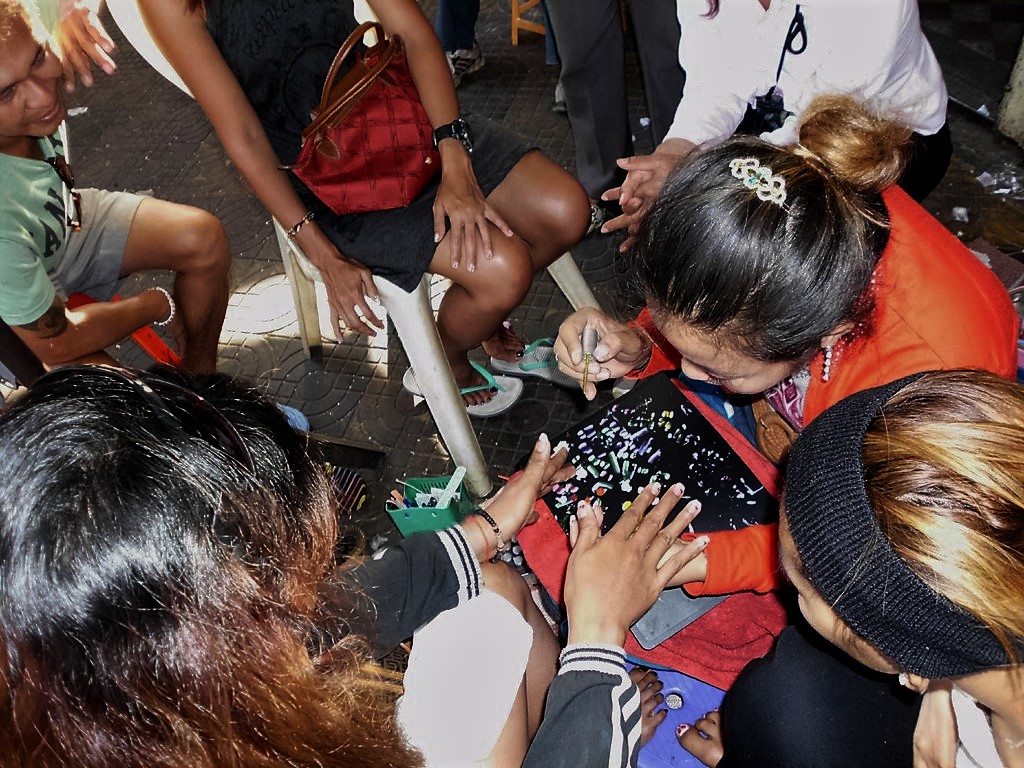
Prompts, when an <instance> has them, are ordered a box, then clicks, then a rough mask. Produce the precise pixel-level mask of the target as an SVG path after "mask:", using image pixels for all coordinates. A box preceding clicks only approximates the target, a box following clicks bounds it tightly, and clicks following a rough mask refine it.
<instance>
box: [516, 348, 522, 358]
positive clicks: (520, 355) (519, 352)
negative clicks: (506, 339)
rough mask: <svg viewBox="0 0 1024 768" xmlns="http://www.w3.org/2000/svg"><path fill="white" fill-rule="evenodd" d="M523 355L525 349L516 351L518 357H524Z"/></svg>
mask: <svg viewBox="0 0 1024 768" xmlns="http://www.w3.org/2000/svg"><path fill="white" fill-rule="evenodd" d="M522 356H523V350H521V349H520V350H519V351H518V352H516V357H522Z"/></svg>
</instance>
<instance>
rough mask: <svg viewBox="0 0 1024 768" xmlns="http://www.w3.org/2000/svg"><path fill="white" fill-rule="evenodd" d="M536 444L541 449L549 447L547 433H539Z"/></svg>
mask: <svg viewBox="0 0 1024 768" xmlns="http://www.w3.org/2000/svg"><path fill="white" fill-rule="evenodd" d="M537 443H538V445H540V446H541V447H542V448H544V447H546V446H548V445H550V444H551V440H550V438H548V433H547V432H541V433H540V434H539V435H537Z"/></svg>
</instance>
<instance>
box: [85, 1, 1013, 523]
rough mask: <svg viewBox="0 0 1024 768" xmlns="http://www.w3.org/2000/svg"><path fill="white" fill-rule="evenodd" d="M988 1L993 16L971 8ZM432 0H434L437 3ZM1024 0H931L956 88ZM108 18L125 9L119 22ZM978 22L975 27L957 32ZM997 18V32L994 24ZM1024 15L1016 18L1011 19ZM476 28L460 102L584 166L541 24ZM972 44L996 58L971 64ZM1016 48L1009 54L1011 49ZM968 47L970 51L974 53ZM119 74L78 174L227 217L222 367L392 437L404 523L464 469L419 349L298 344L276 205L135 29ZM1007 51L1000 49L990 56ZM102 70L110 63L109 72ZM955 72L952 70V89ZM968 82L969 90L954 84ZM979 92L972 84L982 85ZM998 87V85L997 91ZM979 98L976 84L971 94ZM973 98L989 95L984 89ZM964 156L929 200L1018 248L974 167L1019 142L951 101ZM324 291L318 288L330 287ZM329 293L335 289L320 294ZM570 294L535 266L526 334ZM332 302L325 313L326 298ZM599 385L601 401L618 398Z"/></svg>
mask: <svg viewBox="0 0 1024 768" xmlns="http://www.w3.org/2000/svg"><path fill="white" fill-rule="evenodd" d="M982 6H984V9H985V10H986V12H987V13H988V14H989V17H988V18H989V23H988V26H987V27H985V26H979V25H980V24H982V22H972V24H973V26H970V27H968V24H967V21H968V20H967V17H966V16H965V15H964V14H971V19H974V18H976V17H977V16H978V15H979V14H981V11H982V10H983V9H982ZM432 7H433V6H432V3H429V4H425V8H426V10H427V12H428V14H430V13H432ZM1022 7H1024V6H1022V4H1021V3H1020V2H1019V0H1002V2H999V1H998V0H993V2H987V3H970V2H938V1H936V0H922V17H923V18H924V19H925V22H926V26H927V31H928V33H929V34H930V35H932V36H933V39H934V40H936V41H938V43H939V44H937V45H936V48H937V50H938V51H939V53H940V57H941V56H942V55H943V52H944V51H945V52H947V53H948V52H952V53H951V54H950V57H949V58H948V59H943V63H944V66H945V68H946V73H947V78H949V79H950V81H951V88H950V89H951V92H953V93H954V96H956V97H957V98H958V100H960V101H964V102H965V103H967V104H971V105H972V109H973V108H975V107H976V106H978V104H980V103H987V104H989V105H993V104H994V103H995V101H994V100H993V99H997V98H998V90H999V88H1001V85H998V84H995V85H993V83H992V82H990V81H994V79H995V77H997V76H1001V77H1003V80H1004V81H1005V76H1002V75H998V73H997V72H996V71H995V70H997V69H999V68H1000V67H1002V68H1004V69H1005V71H1006V72H1007V73H1008V72H1009V66H1010V65H1011V64H1012V54H1013V51H1014V50H1015V44H1014V41H1013V40H1012V39H1009V38H1012V37H1013V36H1014V35H1015V36H1016V41H1017V44H1019V40H1020V30H1021V28H1024V23H1020V22H1024V20H1022V19H1021V18H1020V13H1019V11H1020V10H1021V8H1022ZM109 28H111V30H112V31H115V30H114V29H113V24H112V23H111V24H110V25H109ZM968 28H969V29H970V30H971V33H972V35H973V36H974V37H973V38H972V39H971V40H966V39H965V40H957V39H954V37H953V36H954V35H961V34H962V33H964V32H965V31H966V30H968ZM986 29H991V30H992V32H991V34H988V33H986V31H985V30H986ZM1014 29H1016V31H1015V32H1014V31H1013V30H1014ZM477 36H478V38H479V41H480V44H481V46H482V48H483V50H484V53H485V55H486V57H487V65H486V66H485V67H484V69H482V70H481V71H480V72H479V73H477V74H474V75H472V76H470V77H468V78H467V79H466V80H465V82H464V84H463V85H462V87H461V88H460V90H459V96H460V100H461V102H462V104H463V108H464V109H468V110H472V111H473V112H476V113H479V114H483V115H486V116H488V117H491V118H494V119H496V120H499V121H502V122H503V123H505V124H506V125H508V126H509V127H511V128H513V129H514V130H517V131H518V132H520V133H521V134H522V135H524V136H525V137H527V138H528V139H529V140H531V141H533V142H535V143H536V144H537V145H538V146H540V147H541V148H543V149H544V150H545V152H547V153H548V154H549V156H551V157H553V158H554V159H555V160H556V161H557V162H559V163H561V164H562V165H563V166H565V167H567V168H571V165H572V136H571V132H570V130H569V127H568V123H567V121H566V119H565V117H564V116H562V115H558V114H555V113H552V112H551V109H550V105H551V98H552V93H553V91H554V86H555V82H556V79H557V67H552V66H547V65H545V63H544V44H543V39H542V38H541V37H540V36H538V35H534V34H530V33H523V34H521V36H520V45H519V46H518V47H516V48H513V47H512V45H511V42H510V37H509V6H508V4H507V3H506V2H498V0H484V2H483V9H482V12H481V18H480V22H479V24H478V28H477ZM965 46H966V47H967V48H968V50H969V51H970V52H971V55H972V57H974V59H977V61H980V62H984V61H986V60H987V61H988V62H989V65H988V66H973V65H972V67H971V68H965V67H962V66H959V65H960V64H961V63H962V62H963V61H965V58H964V56H963V55H962V49H964V48H965ZM1007 57H1009V59H1007ZM974 59H972V61H973V60H974ZM117 61H118V65H119V72H118V74H117V75H116V76H115V77H114V78H111V79H108V78H102V79H101V82H100V84H99V85H98V86H97V87H96V88H93V89H91V90H86V89H82V88H79V89H78V91H76V94H75V96H74V98H73V100H72V101H73V103H74V104H75V105H76V106H78V107H79V109H80V110H81V111H80V112H79V113H78V114H75V115H74V116H73V117H71V118H70V120H69V124H70V134H71V149H72V152H73V160H74V166H75V171H76V174H77V175H78V178H79V180H80V183H84V184H86V185H90V186H98V187H106V188H111V189H126V190H146V191H150V192H152V194H154V195H157V196H159V197H163V198H166V199H169V200H174V201H178V202H184V203H189V204H193V205H197V206H199V207H202V208H206V209H208V210H210V211H212V212H213V213H215V214H216V215H218V216H219V217H220V218H221V219H222V220H223V221H224V223H225V225H226V227H227V230H228V233H229V235H230V238H231V242H232V248H233V252H234V257H235V258H234V266H233V274H232V285H233V288H234V292H233V295H232V298H231V305H230V308H229V310H228V316H227V320H226V322H225V326H224V332H223V334H222V336H221V352H220V367H221V369H222V370H223V371H225V372H228V373H232V374H237V375H240V376H244V377H247V378H249V379H253V380H256V381H257V382H259V383H260V384H261V385H262V386H263V387H265V389H266V391H267V393H268V394H269V395H271V396H272V397H274V398H276V399H278V400H280V401H281V402H284V403H288V404H290V405H293V406H296V407H298V408H299V409H301V410H302V411H303V412H304V413H305V414H306V415H307V416H308V417H309V419H310V421H311V423H312V426H313V428H314V429H315V430H317V431H320V432H323V433H326V434H328V435H332V436H335V437H339V438H344V439H349V440H355V441H360V442H368V443H372V444H374V445H377V446H379V447H380V448H381V449H382V450H384V451H385V452H386V457H385V459H384V460H383V462H382V463H381V464H380V466H379V467H378V469H377V471H376V475H375V476H368V477H367V479H368V480H369V481H370V485H371V488H372V489H373V490H372V493H371V497H370V501H369V504H368V507H367V511H368V512H370V513H372V514H370V515H367V520H366V527H367V529H368V532H369V533H371V534H372V533H375V532H382V533H385V534H391V533H393V528H391V526H390V523H389V522H388V521H387V519H386V518H385V517H383V515H382V514H377V513H378V512H379V511H380V510H381V508H382V500H383V498H384V497H385V495H386V489H388V488H390V487H395V481H396V478H401V477H407V476H420V475H433V474H447V473H449V472H451V470H452V469H453V467H452V465H451V462H450V461H449V460H448V457H447V455H446V453H445V451H444V449H443V447H442V445H441V444H440V442H439V440H438V438H437V435H436V430H435V427H434V423H433V421H432V419H431V417H430V415H429V413H428V412H427V411H426V408H425V406H424V405H422V404H420V405H419V406H414V404H413V402H412V398H411V396H410V395H408V394H406V393H405V392H404V391H403V390H402V387H401V374H402V373H403V372H404V370H405V369H406V367H407V361H406V359H405V356H404V354H403V353H402V351H401V349H400V347H399V345H398V344H397V342H396V341H395V340H390V339H389V340H387V341H368V340H366V339H364V338H360V337H358V336H355V335H353V334H347V335H346V336H345V337H344V338H343V339H342V340H341V341H340V342H339V343H334V342H330V341H328V342H326V343H325V345H324V354H323V358H322V359H320V360H315V361H309V360H306V359H305V357H304V355H303V352H302V348H301V346H300V343H299V340H298V336H297V328H296V325H295V319H294V313H293V309H292V303H291V295H290V292H289V289H288V286H287V284H286V282H285V279H284V275H283V269H282V266H281V261H280V257H279V255H278V253H277V250H276V242H275V240H274V238H273V235H272V232H271V228H270V225H269V220H268V216H267V214H266V213H265V211H264V210H263V209H262V207H261V206H260V204H259V203H258V202H257V201H256V200H255V198H254V197H253V196H252V195H251V194H250V193H249V191H248V189H247V187H246V186H245V184H244V182H242V180H241V179H240V177H239V176H238V174H237V172H236V171H235V170H234V168H233V166H232V165H231V163H230V162H229V161H228V159H227V158H226V156H225V154H224V152H223V150H222V148H221V146H220V144H219V143H218V141H217V139H216V136H215V135H214V133H213V131H212V130H211V129H210V127H209V124H208V123H207V121H206V120H205V118H204V117H203V115H202V114H201V112H200V111H199V109H198V107H196V105H195V104H194V103H193V102H192V101H191V99H190V98H188V97H187V96H185V95H184V94H182V93H180V92H179V91H177V90H176V89H175V88H174V87H173V86H171V85H170V84H168V83H166V82H164V81H163V80H162V79H161V78H160V77H159V76H158V75H156V73H154V72H153V71H152V70H150V69H149V67H148V65H146V64H145V63H144V62H142V61H141V60H140V59H139V58H138V56H137V55H136V54H135V53H134V51H132V50H131V49H130V47H129V46H128V45H127V44H126V43H124V42H123V41H122V42H121V44H120V47H119V50H118V53H117ZM629 62H630V63H629V66H630V68H631V69H630V72H629V75H630V78H631V80H632V82H633V84H634V86H635V87H633V88H632V92H633V93H634V94H635V96H634V102H633V103H632V105H631V111H632V116H633V124H634V125H635V126H637V128H636V130H637V134H638V135H637V149H638V151H648V150H649V149H650V138H649V136H646V135H645V134H644V131H643V130H642V129H640V128H639V124H640V118H641V116H642V115H643V103H642V97H641V95H640V94H641V89H640V87H639V82H638V79H637V78H638V75H637V71H636V65H635V62H634V61H633V59H632V58H630V59H629ZM993 62H995V63H993ZM101 77H102V76H101ZM953 83H956V87H955V88H954V85H953ZM959 93H962V94H966V95H958V94H959ZM971 94H974V95H973V96H972V95H971ZM990 94H994V96H993V95H990ZM968 97H970V98H968ZM975 101H977V103H974V102H975ZM951 122H952V124H953V130H954V142H955V144H956V158H955V162H954V167H953V168H952V169H951V171H950V174H949V177H948V178H947V181H946V182H945V183H944V184H943V186H942V187H941V188H940V189H939V190H937V191H936V193H935V194H933V196H932V197H931V198H930V199H929V200H928V207H929V209H931V210H932V211H933V212H934V213H936V215H937V216H938V217H939V218H940V219H942V220H943V221H944V222H947V223H949V224H951V226H952V227H953V228H954V231H957V232H958V233H960V234H962V236H963V237H964V238H965V239H967V240H972V239H974V238H975V237H981V236H984V237H985V238H987V239H988V240H989V241H990V242H992V243H994V244H995V245H997V246H999V247H1000V248H1002V249H1003V250H1004V251H1006V252H1014V251H1015V252H1016V253H1017V254H1019V253H1020V250H1021V248H1022V246H1024V200H1022V199H1021V198H1022V197H1024V193H1020V194H1018V197H1017V199H1013V198H1012V197H1011V196H1010V195H1005V194H1003V195H997V194H993V193H992V191H991V190H989V191H986V190H984V189H983V188H982V187H981V185H980V184H979V183H978V182H977V181H976V179H975V177H976V176H977V175H978V174H980V173H981V172H982V171H984V170H988V171H989V172H991V173H993V174H996V173H997V172H999V171H1007V172H1015V173H1016V175H1017V178H1018V179H1021V181H1022V183H1024V162H1022V153H1021V151H1020V150H1019V148H1017V147H1015V146H1014V145H1012V144H1011V143H1009V142H1008V141H1005V140H1002V139H1000V138H998V137H995V136H994V135H993V133H992V130H991V127H990V126H989V125H988V124H986V123H985V122H984V121H981V120H979V119H976V118H974V117H972V116H970V115H966V116H965V114H964V111H963V110H961V111H958V112H953V113H952V114H951ZM954 206H963V207H966V208H967V209H968V221H967V222H956V221H953V207H954ZM573 252H574V254H575V256H576V260H577V262H578V263H579V264H580V267H581V269H582V271H583V273H584V275H585V276H586V278H587V279H588V281H589V282H590V283H591V285H592V287H593V288H594V290H595V292H596V293H597V295H598V299H599V300H600V301H602V302H603V303H604V304H605V306H606V307H608V308H611V309H617V310H621V311H625V309H626V307H627V306H628V305H629V303H630V301H631V300H630V298H629V294H628V291H623V289H622V286H623V285H625V284H626V283H627V280H626V279H625V278H626V275H625V274H624V273H623V270H622V267H621V264H620V262H619V260H618V259H617V257H616V254H615V249H614V247H613V243H612V241H611V240H610V239H609V238H602V237H591V238H589V239H588V240H586V241H584V242H583V243H581V244H580V245H579V246H577V247H576V248H575V249H574V251H573ZM167 281H168V280H167V276H166V275H155V276H154V275H148V276H145V277H143V278H140V279H139V280H137V281H136V283H135V284H134V285H129V286H126V287H125V290H124V292H125V293H128V294H130V293H132V292H134V291H137V290H138V289H139V287H141V286H144V285H150V284H154V283H157V282H160V283H163V284H166V283H167ZM322 298H323V297H322V296H321V299H322ZM322 306H323V302H322ZM568 311H569V306H568V304H567V302H566V301H565V299H564V297H562V295H561V294H560V292H559V291H558V290H557V288H556V287H555V286H554V284H553V283H552V282H551V280H550V279H549V278H548V277H547V275H542V276H541V277H539V278H538V280H537V281H536V283H535V285H534V287H533V289H532V291H531V292H530V295H529V297H528V299H527V301H526V302H525V303H524V305H523V306H522V307H520V308H519V309H518V310H517V311H516V312H515V313H514V315H513V322H514V323H515V326H516V328H517V329H518V330H519V332H520V333H521V334H523V335H524V336H525V337H528V338H531V339H532V338H536V337H538V336H542V335H552V334H553V333H554V332H555V330H556V328H557V326H558V323H559V322H560V319H561V318H562V317H564V316H565V315H566V314H567V313H568ZM323 316H324V317H326V312H324V313H323ZM116 355H117V356H118V357H119V358H120V359H121V360H122V361H124V362H127V363H130V364H138V365H145V364H146V360H145V358H144V357H142V355H141V354H140V353H139V352H138V351H137V350H136V349H135V348H134V347H133V346H132V345H131V344H130V343H127V344H125V345H122V347H120V348H119V349H118V350H116ZM609 398H610V395H609V394H608V393H604V394H602V396H601V397H600V398H599V401H598V402H599V404H600V403H603V402H607V400H608V399H609ZM593 407H594V406H588V405H587V404H585V402H584V401H583V400H582V398H581V397H580V396H579V395H578V394H577V393H575V392H567V391H563V390H559V389H556V388H554V387H551V386H549V385H546V384H545V383H543V382H541V381H539V380H536V379H533V380H527V382H526V388H525V394H524V396H523V398H522V400H521V401H520V402H519V404H517V406H516V407H515V408H514V409H512V410H511V411H510V412H509V413H508V414H506V415H504V416H501V417H497V418H493V419H489V420H483V421H480V420H478V421H474V426H475V428H476V431H477V434H478V435H479V437H480V442H481V446H482V448H483V451H484V455H485V458H486V459H487V460H488V462H489V465H490V466H491V467H492V469H493V470H494V472H495V473H499V472H504V471H505V470H508V469H509V468H510V467H512V466H513V465H514V463H515V462H516V461H517V460H518V459H519V458H520V457H522V456H523V455H524V454H525V453H526V452H527V450H528V449H529V447H530V445H531V443H532V440H533V439H534V437H535V435H536V434H537V433H538V432H539V431H541V430H546V431H548V432H549V434H555V433H557V432H559V431H561V430H562V429H564V428H566V427H568V426H569V425H571V424H572V423H574V422H575V421H577V420H579V419H580V418H581V417H582V416H583V415H584V414H585V413H586V412H588V409H591V408H593Z"/></svg>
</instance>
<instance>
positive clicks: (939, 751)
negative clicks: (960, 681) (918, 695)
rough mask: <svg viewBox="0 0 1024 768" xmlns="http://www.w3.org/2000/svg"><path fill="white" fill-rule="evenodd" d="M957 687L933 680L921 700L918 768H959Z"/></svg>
mask: <svg viewBox="0 0 1024 768" xmlns="http://www.w3.org/2000/svg"><path fill="white" fill-rule="evenodd" d="M952 688H953V684H952V683H951V682H950V681H948V680H933V681H931V682H929V684H928V690H927V691H925V693H924V698H923V699H922V700H921V710H920V712H918V715H917V725H916V726H915V727H914V768H956V749H957V730H956V715H955V714H954V712H953V697H952Z"/></svg>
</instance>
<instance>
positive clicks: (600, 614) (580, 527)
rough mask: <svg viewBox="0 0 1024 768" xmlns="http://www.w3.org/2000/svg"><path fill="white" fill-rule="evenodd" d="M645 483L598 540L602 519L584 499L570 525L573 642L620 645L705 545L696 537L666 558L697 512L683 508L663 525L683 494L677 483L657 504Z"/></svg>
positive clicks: (568, 598) (568, 590)
mask: <svg viewBox="0 0 1024 768" xmlns="http://www.w3.org/2000/svg"><path fill="white" fill-rule="evenodd" d="M659 490H660V489H659V488H658V486H656V485H649V486H647V487H646V488H645V489H644V490H643V491H642V492H641V493H640V495H639V496H638V497H637V499H636V501H635V502H633V504H632V506H630V507H629V509H627V510H626V511H625V512H623V513H622V517H620V518H619V521H618V522H617V523H615V525H614V526H613V527H612V529H611V530H610V531H608V533H607V534H605V535H604V536H602V535H601V522H600V514H599V513H597V512H595V510H594V508H593V507H591V506H590V505H589V504H587V503H586V502H581V503H580V506H579V511H578V512H577V514H576V517H575V518H573V520H571V521H570V523H569V541H570V544H571V545H572V554H571V555H570V556H569V565H568V570H567V571H566V576H565V603H566V606H567V609H568V615H569V642H570V643H608V644H610V645H619V646H621V645H622V644H623V643H624V642H625V640H626V632H627V631H628V630H629V628H630V626H632V625H633V624H634V623H635V622H636V620H637V619H639V618H640V617H641V616H643V614H644V613H646V611H647V609H648V608H650V607H651V605H653V604H654V601H655V600H657V598H658V595H660V594H661V592H662V590H664V589H665V587H666V585H667V584H668V583H669V581H670V580H671V579H672V578H673V577H674V576H675V575H676V572H677V571H679V570H680V569H681V568H682V567H683V566H684V565H685V564H686V563H687V562H689V561H690V560H692V559H693V558H694V557H696V556H697V555H698V554H700V553H701V552H702V551H703V550H704V548H705V547H706V546H707V544H708V539H707V537H706V536H699V537H697V538H696V539H694V540H693V541H691V542H690V543H688V544H686V545H685V546H684V547H683V549H682V550H681V551H679V552H678V553H677V554H675V555H673V556H671V557H669V558H667V559H665V558H664V556H665V553H666V552H668V550H669V548H670V547H671V546H672V544H673V543H675V541H676V540H677V539H678V538H679V536H680V534H682V532H683V531H684V530H685V529H686V526H688V525H689V524H690V521H691V520H693V518H694V517H695V516H696V514H697V509H698V506H697V505H694V504H693V502H691V503H690V504H687V505H686V507H684V508H683V510H682V511H681V512H680V513H679V515H678V516H677V517H676V519H675V520H673V521H672V522H671V523H669V524H668V525H665V526H664V528H663V527H662V526H663V525H664V522H665V518H666V517H667V516H668V514H669V512H671V511H672V510H673V509H674V508H675V506H676V504H678V503H679V500H680V499H681V498H682V496H683V488H682V486H681V485H679V484H678V483H677V484H676V485H673V486H672V487H670V488H669V489H668V491H667V492H666V493H665V495H664V496H663V497H662V498H661V500H660V501H659V502H658V504H656V505H655V506H653V507H652V506H651V505H652V502H653V501H654V499H655V497H656V496H657V494H658V492H659Z"/></svg>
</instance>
